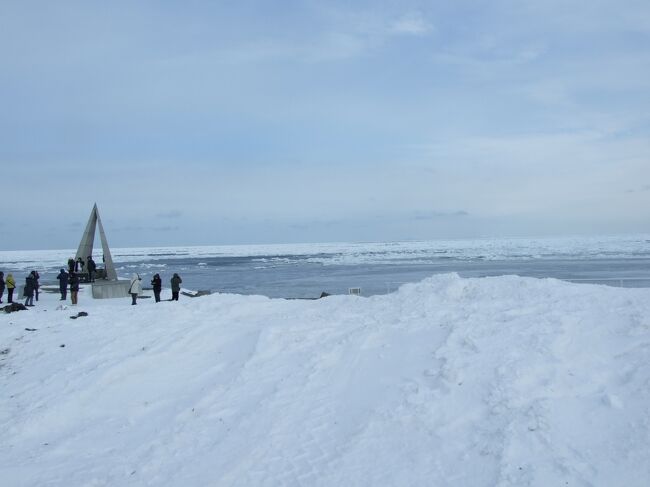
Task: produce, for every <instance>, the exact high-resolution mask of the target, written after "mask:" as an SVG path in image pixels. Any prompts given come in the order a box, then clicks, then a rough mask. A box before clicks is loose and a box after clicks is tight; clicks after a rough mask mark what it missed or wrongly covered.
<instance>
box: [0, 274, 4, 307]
mask: <svg viewBox="0 0 650 487" xmlns="http://www.w3.org/2000/svg"><path fill="white" fill-rule="evenodd" d="M4 293H5V273H4V272H0V303H2V295H3V294H4Z"/></svg>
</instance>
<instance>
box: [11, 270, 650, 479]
mask: <svg viewBox="0 0 650 487" xmlns="http://www.w3.org/2000/svg"><path fill="white" fill-rule="evenodd" d="M37 304H38V306H37V307H35V308H32V309H31V310H29V311H22V312H18V313H14V314H10V315H0V380H1V382H2V394H1V395H0V431H1V433H0V472H1V479H2V480H1V481H0V483H1V484H2V485H3V486H4V485H6V486H11V487H18V486H147V485H149V486H179V487H180V486H183V487H186V486H207V485H210V486H265V485H268V486H284V485H286V486H293V485H303V486H341V485H346V486H366V485H375V486H447V485H449V486H452V485H453V486H495V485H499V486H525V485H532V486H540V487H541V486H544V487H547V486H564V485H578V486H588V485H594V486H628V487H629V486H644V487H645V486H647V485H648V479H650V289H617V288H610V287H604V286H594V285H579V284H569V283H564V282H560V281H555V280H551V279H545V280H538V279H532V278H519V277H499V278H481V279H461V278H460V277H458V276H457V275H454V274H448V275H440V276H436V277H433V278H430V279H427V280H425V281H423V282H420V283H417V284H409V285H405V286H403V287H402V288H400V289H399V291H397V292H395V293H393V294H389V295H384V296H375V297H372V298H363V297H355V296H331V297H328V298H324V299H320V300H314V301H308V300H281V299H268V298H265V297H260V296H238V295H225V294H222V295H212V296H207V297H202V298H196V299H187V298H185V299H183V297H181V301H179V302H162V303H159V304H155V303H153V302H152V300H151V299H148V300H147V299H143V300H141V301H140V303H139V304H138V306H130V305H129V300H126V299H125V300H118V301H114V300H112V301H108V300H107V301H92V300H91V299H90V298H89V297H88V296H87V291H85V293H84V292H82V293H81V296H80V305H79V306H77V307H74V308H73V307H71V306H68V307H67V309H56V308H57V305H58V304H59V302H58V301H56V296H53V295H46V296H42V297H41V301H39V302H38V303H37ZM82 310H84V311H87V312H88V313H89V316H87V317H82V318H78V319H76V320H71V319H70V318H69V317H70V316H71V315H75V314H76V313H77V312H78V311H82ZM26 328H30V329H32V330H34V329H35V331H27V330H26Z"/></svg>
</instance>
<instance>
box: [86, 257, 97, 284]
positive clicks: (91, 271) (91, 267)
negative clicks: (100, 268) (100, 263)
mask: <svg viewBox="0 0 650 487" xmlns="http://www.w3.org/2000/svg"><path fill="white" fill-rule="evenodd" d="M86 268H87V269H88V281H90V282H95V271H96V270H97V264H95V261H94V260H93V256H92V255H89V256H88V259H87V260H86Z"/></svg>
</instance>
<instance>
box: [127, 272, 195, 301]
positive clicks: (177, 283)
mask: <svg viewBox="0 0 650 487" xmlns="http://www.w3.org/2000/svg"><path fill="white" fill-rule="evenodd" d="M182 282H183V280H182V279H181V276H179V275H178V274H176V273H174V275H173V276H172V278H171V289H172V301H178V295H179V293H180V292H181V283H182ZM151 286H152V288H153V296H154V298H155V300H156V303H159V302H160V292H161V291H162V279H161V278H160V274H154V276H153V278H152V279H151ZM129 294H130V295H131V305H134V304H138V295H139V294H142V278H141V277H140V274H133V277H131V286H130V287H129Z"/></svg>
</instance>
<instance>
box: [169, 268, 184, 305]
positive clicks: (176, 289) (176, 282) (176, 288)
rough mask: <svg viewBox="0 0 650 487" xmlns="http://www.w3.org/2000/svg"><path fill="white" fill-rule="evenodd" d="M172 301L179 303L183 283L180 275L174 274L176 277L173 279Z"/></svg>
mask: <svg viewBox="0 0 650 487" xmlns="http://www.w3.org/2000/svg"><path fill="white" fill-rule="evenodd" d="M171 282H172V301H178V293H180V292H181V283H182V282H183V280H182V279H181V276H179V275H178V274H176V273H174V277H172V280H171Z"/></svg>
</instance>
